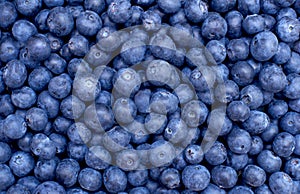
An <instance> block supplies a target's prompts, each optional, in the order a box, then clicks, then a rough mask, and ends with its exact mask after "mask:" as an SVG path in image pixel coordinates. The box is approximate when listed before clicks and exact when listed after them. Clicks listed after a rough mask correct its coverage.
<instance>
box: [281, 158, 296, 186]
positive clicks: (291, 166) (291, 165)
mask: <svg viewBox="0 0 300 194" xmlns="http://www.w3.org/2000/svg"><path fill="white" fill-rule="evenodd" d="M299 162H300V159H299V158H292V159H290V160H288V161H287V162H286V164H285V167H284V171H285V172H286V173H287V174H289V175H290V176H291V178H293V179H294V180H296V181H299V179H300V175H299V171H300V166H299Z"/></svg>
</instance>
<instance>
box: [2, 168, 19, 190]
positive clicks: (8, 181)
mask: <svg viewBox="0 0 300 194" xmlns="http://www.w3.org/2000/svg"><path fill="white" fill-rule="evenodd" d="M0 174H1V176H0V180H1V186H0V191H6V190H7V189H8V188H9V187H10V186H11V185H12V184H14V182H15V177H14V175H13V174H12V172H11V169H10V168H9V167H8V166H7V165H5V164H0Z"/></svg>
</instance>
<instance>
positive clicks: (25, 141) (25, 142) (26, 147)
mask: <svg viewBox="0 0 300 194" xmlns="http://www.w3.org/2000/svg"><path fill="white" fill-rule="evenodd" d="M32 137H33V134H32V133H30V132H27V133H26V134H25V135H24V136H23V137H22V138H21V139H19V140H18V142H17V144H18V148H19V149H20V150H22V151H24V152H30V143H31V139H32Z"/></svg>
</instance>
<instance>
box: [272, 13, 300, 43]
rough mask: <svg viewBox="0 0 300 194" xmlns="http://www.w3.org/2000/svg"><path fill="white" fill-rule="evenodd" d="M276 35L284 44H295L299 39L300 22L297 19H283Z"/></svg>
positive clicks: (277, 26)
mask: <svg viewBox="0 0 300 194" xmlns="http://www.w3.org/2000/svg"><path fill="white" fill-rule="evenodd" d="M276 33H277V36H278V37H279V39H281V40H282V41H284V42H287V43H289V42H294V41H296V40H298V39H299V35H300V33H299V21H298V20H297V19H295V18H290V17H287V16H285V17H283V18H281V19H280V20H279V21H278V22H277V25H276Z"/></svg>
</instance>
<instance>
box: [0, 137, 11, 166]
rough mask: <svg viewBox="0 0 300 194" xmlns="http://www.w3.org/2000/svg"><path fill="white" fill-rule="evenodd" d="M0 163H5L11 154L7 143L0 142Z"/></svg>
mask: <svg viewBox="0 0 300 194" xmlns="http://www.w3.org/2000/svg"><path fill="white" fill-rule="evenodd" d="M0 153H1V154H0V163H1V164H4V163H6V162H7V161H8V160H9V159H10V157H11V156H12V151H11V148H10V146H9V145H8V144H7V143H4V142H0Z"/></svg>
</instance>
